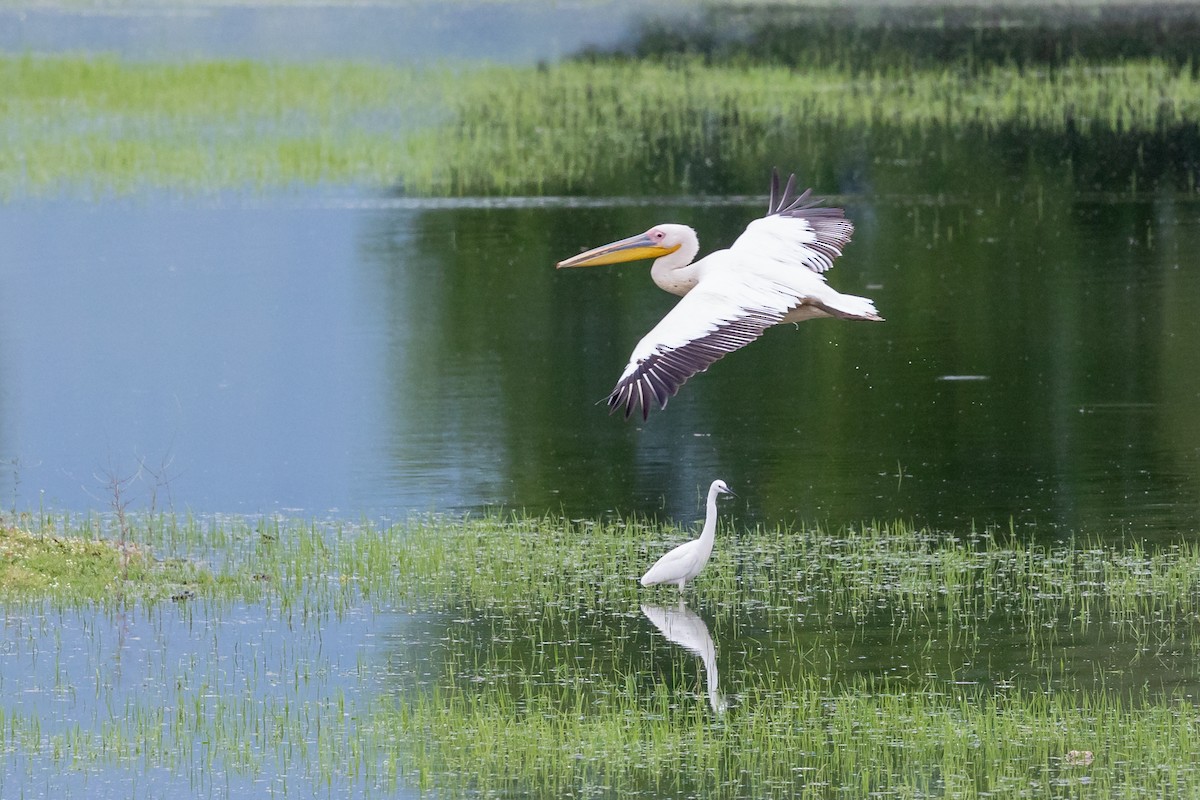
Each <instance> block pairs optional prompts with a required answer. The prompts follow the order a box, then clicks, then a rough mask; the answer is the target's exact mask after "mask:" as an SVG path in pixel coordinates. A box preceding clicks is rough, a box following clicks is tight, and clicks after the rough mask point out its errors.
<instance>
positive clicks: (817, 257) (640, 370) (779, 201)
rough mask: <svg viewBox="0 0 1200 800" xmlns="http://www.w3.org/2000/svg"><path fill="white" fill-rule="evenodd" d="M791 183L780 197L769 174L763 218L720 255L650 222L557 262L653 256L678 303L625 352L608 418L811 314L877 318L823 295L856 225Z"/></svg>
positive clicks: (669, 393)
mask: <svg viewBox="0 0 1200 800" xmlns="http://www.w3.org/2000/svg"><path fill="white" fill-rule="evenodd" d="M795 189H796V176H795V175H792V176H790V177H789V178H788V181H787V185H786V186H785V187H784V189H783V192H782V193H780V191H779V171H778V170H774V171H772V173H771V199H770V200H769V201H768V204H767V215H766V216H765V217H763V218H761V219H756V220H754V221H753V222H751V223H750V224H749V225H748V226H747V227H746V231H745V232H744V233H743V234H742V235H741V236H739V237H738V238H737V241H735V242H734V243H733V244H732V245H731V246H730V247H729V249H728V250H717V251H716V252H714V253H711V254H709V255H708V256H705V257H704V258H702V259H700V260H699V261H697V262H696V263H694V264H693V263H692V259H694V258H695V257H696V254H697V253H698V252H700V240H699V239H698V238H697V237H696V232H695V231H694V230H692V229H691V228H689V227H688V226H686V225H674V224H663V225H655V226H654V227H653V228H651V229H650V230H648V231H646V232H645V233H641V234H638V235H637V236H631V237H629V238H628V239H622V240H621V241H619V242H613V243H612V244H606V245H604V246H603V247H597V248H596V249H594V250H588V251H587V252H586V253H580V254H579V255H577V256H575V257H573V258H568V259H566V260H564V261H560V262H558V267H559V268H562V267H590V266H595V265H598V264H616V263H620V262H623V261H638V260H641V259H645V258H654V259H655V261H654V265H653V266H652V267H651V268H650V277H651V278H653V280H654V283H655V284H657V285H658V287H659V288H660V289H663V290H665V291H668V292H670V293H671V294H677V295H679V296H681V297H682V298H683V299H682V300H680V301H679V302H678V303H677V304H676V305H675V307H674V308H673V309H671V311H670V312H669V313H668V314H667V315H666V316H665V317H663V319H662V321H661V322H659V323H658V325H656V326H654V328H653V329H652V330H651V331H650V333H648V334H646V336H645V337H644V338H643V339H642V340H641V341H640V342H638V345H637V347H635V348H634V349H633V354H632V355H631V356H630V358H629V364H628V365H627V366H626V367H625V371H624V372H623V373H621V378H620V380H618V381H617V385H616V387H615V388H614V389H613V390H612V393H611V394H610V395H609V396H608V409H609V413H610V414H611V413H612V412H614V411H616V410H617V409H618V408H623V409H625V418H626V419H628V418H629V417H630V415H631V414H633V412H634V409H639V410H640V411H641V413H642V419H646V418H648V417H649V416H650V406H651V403H652V402H653V401H657V402H658V407H659V408H666V407H667V400H669V399H670V398H671V397H673V396H674V395H675V393H676V392H678V391H679V387H680V386H682V385H683V383H684V381H686V380H687V379H688V378H690V377H692V376H693V375H695V374H696V373H697V372H703V371H704V370H706V369H708V367H709V366H710V365H711V364H712V363H713V362H715V361H716V360H717V359H720V358H722V357H724V356H725V354H726V353H732V352H733V351H734V350H737V349H738V348H740V347H744V346H746V345H748V344H750V343H751V342H753V341H754V340H755V339H757V338H758V337H759V336H762V334H763V332H764V331H765V330H766V329H767V328H769V327H771V326H772V325H778V324H779V323H781V322H803V321H804V320H807V319H815V318H818V317H839V318H841V319H862V320H872V321H876V322H878V321H882V319H883V317H881V316H879V313H878V312H877V311H876V310H875V304H874V303H873V302H872V301H871V300H869V299H867V298H866V297H858V296H856V295H852V294H842V293H840V292H838V291H837V290H835V289H833V288H831V287H830V286H829V285H828V284H827V283H826V282H825V277H824V275H823V273H824V272H825V271H826V270H828V269H829V268H830V267H832V266H833V260H834V259H835V258H837V257H838V256H840V255H841V254H842V248H843V247H845V246H846V245H847V244H848V243H849V242H850V235H851V234H852V233H853V232H854V225H853V224H852V223H851V222H850V220H848V219H846V218H845V214H844V212H843V211H842V209H840V208H824V207H821V205H820V204H821V202H822V201H821V199H820V198H816V197H811V194H812V189H806V190H805V191H804V192H803V193H802V194H800V195H799V196H797V195H796V194H795Z"/></svg>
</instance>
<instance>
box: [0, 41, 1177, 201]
mask: <svg viewBox="0 0 1200 800" xmlns="http://www.w3.org/2000/svg"><path fill="white" fill-rule="evenodd" d="M0 85H3V86H5V87H6V91H5V93H4V97H3V98H0V143H3V145H4V146H3V147H2V148H0V195H8V196H11V195H14V194H18V193H30V194H42V193H54V192H58V191H63V190H64V189H73V190H76V191H78V190H83V191H85V192H86V191H92V192H96V193H107V192H129V191H137V190H139V189H142V188H145V187H170V188H176V189H180V190H184V191H214V190H221V189H228V188H234V189H243V188H247V187H249V188H260V189H261V188H269V187H281V186H288V185H292V184H309V183H330V184H338V183H360V184H366V185H371V186H377V187H394V186H399V187H401V188H402V190H403V191H405V192H408V193H411V194H438V195H445V194H452V195H470V194H509V193H545V192H578V191H610V192H611V191H618V192H621V193H625V192H628V191H629V190H630V189H631V188H634V189H639V188H640V189H642V190H651V191H661V190H663V189H671V190H677V189H678V187H679V186H680V185H686V184H687V182H688V179H689V174H691V173H692V172H700V171H703V170H705V169H708V170H711V169H712V166H711V165H712V164H713V163H716V164H725V165H735V166H738V167H741V166H743V165H747V164H751V165H755V167H756V169H761V166H762V164H763V163H774V162H775V161H777V160H779V159H780V158H787V159H800V158H801V157H802V156H806V157H807V159H808V160H809V161H812V160H816V161H819V160H820V153H816V154H813V153H811V152H809V151H811V150H813V149H814V147H816V148H819V144H814V142H813V141H812V138H813V137H814V132H818V131H820V132H824V133H822V135H827V134H828V131H829V130H831V129H832V130H833V131H835V132H842V134H843V138H844V133H846V132H855V133H860V132H862V131H864V130H889V131H893V132H895V134H896V135H898V136H905V137H915V141H917V142H919V141H920V140H921V139H922V138H923V137H924V136H926V135H928V134H929V133H930V132H932V131H935V130H942V131H944V130H960V131H966V132H972V131H973V132H975V133H976V134H979V135H982V136H986V135H987V134H988V132H991V131H996V130H1001V129H1013V128H1015V129H1018V130H1036V131H1045V132H1049V133H1050V134H1061V133H1064V132H1067V131H1070V132H1072V133H1074V134H1080V133H1082V134H1084V135H1086V134H1090V133H1119V134H1121V133H1133V134H1147V135H1148V134H1154V133H1156V132H1161V131H1163V130H1172V129H1175V128H1179V127H1180V126H1183V127H1188V126H1193V127H1194V126H1195V125H1197V123H1198V122H1200V80H1197V78H1196V76H1195V74H1194V72H1193V70H1192V69H1191V68H1190V67H1189V66H1187V65H1184V66H1178V65H1172V64H1168V63H1166V62H1163V61H1156V60H1154V59H1146V60H1140V61H1133V60H1130V61H1124V62H1120V63H1115V64H1112V65H1107V66H1097V65H1093V64H1083V63H1072V64H1068V65H1065V66H1060V67H1055V68H1048V69H1046V70H1040V71H1039V70H1032V69H1023V68H1019V67H1015V66H994V67H991V68H988V69H984V70H981V71H979V72H977V73H976V72H966V71H963V70H959V69H956V68H952V67H942V68H938V67H930V68H926V69H913V70H901V69H898V68H895V67H880V68H878V69H875V70H852V69H850V68H848V67H846V68H841V67H837V66H830V67H822V68H813V69H807V70H804V71H797V70H793V69H789V68H784V67H772V66H712V65H705V64H703V63H701V62H699V61H689V60H681V61H676V62H672V63H640V62H626V63H586V62H568V63H564V64H559V65H554V66H549V67H539V68H522V67H499V66H464V67H461V68H456V69H451V68H448V67H447V68H423V69H418V68H409V67H395V66H387V65H368V64H354V63H321V64H306V65H279V64H262V63H256V62H250V61H234V62H221V61H210V62H191V63H187V64H153V63H133V62H124V61H120V60H118V59H115V58H111V57H101V58H82V57H69V56H68V57H34V56H0ZM834 138H838V137H837V136H835V137H834ZM806 163H807V162H806ZM706 164H707V165H709V166H707V167H706V166H705V165H706ZM647 169H652V172H653V174H654V176H656V177H655V179H654V180H655V181H657V183H655V184H654V185H645V183H646V182H645V179H642V180H640V181H633V182H632V184H631V176H636V175H639V174H643V173H645V172H646V170H647ZM755 174H756V175H757V172H755Z"/></svg>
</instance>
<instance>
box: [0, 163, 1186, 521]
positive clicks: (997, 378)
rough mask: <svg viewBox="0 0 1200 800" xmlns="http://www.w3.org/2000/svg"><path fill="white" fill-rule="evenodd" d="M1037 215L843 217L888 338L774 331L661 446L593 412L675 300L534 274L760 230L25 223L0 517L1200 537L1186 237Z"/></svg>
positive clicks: (442, 214)
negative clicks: (579, 261) (723, 516)
mask: <svg viewBox="0 0 1200 800" xmlns="http://www.w3.org/2000/svg"><path fill="white" fill-rule="evenodd" d="M834 188H836V187H834ZM1037 191H1038V193H1039V197H1038V198H1037V199H1035V198H1031V197H1029V196H1027V195H1026V194H1025V193H1024V192H1015V193H1014V192H1006V193H1004V194H1000V195H997V194H995V193H994V192H987V193H986V194H978V195H976V194H963V195H962V196H945V197H940V198H936V197H932V198H931V197H929V196H926V195H916V196H914V195H907V196H903V195H902V196H897V195H894V194H891V193H883V192H879V193H868V192H855V193H847V194H844V195H841V196H839V198H838V201H839V202H840V203H842V204H844V206H845V207H846V209H847V214H848V215H849V217H850V218H851V219H853V220H854V221H855V223H856V225H857V232H856V235H855V238H854V241H853V242H852V244H851V245H850V247H849V248H848V250H847V252H846V254H845V256H844V257H843V258H842V259H840V260H839V262H838V264H837V266H836V268H835V269H834V270H833V271H832V272H830V273H829V280H830V282H831V283H832V284H833V285H834V286H835V287H837V288H838V289H840V290H842V291H847V292H851V293H858V294H866V295H869V296H871V297H873V298H874V299H875V300H876V303H877V305H878V307H879V309H880V311H881V313H882V314H883V315H884V316H885V317H886V318H887V321H886V322H884V323H880V324H868V323H849V322H841V321H832V320H822V321H816V322H810V323H805V324H803V325H801V326H798V327H795V328H791V327H789V328H781V329H777V330H772V331H771V332H769V333H768V334H767V335H766V336H765V337H764V338H763V339H762V340H761V341H759V342H757V343H755V344H754V345H752V346H750V347H748V348H746V349H744V350H743V351H740V352H738V353H736V354H733V355H731V356H729V357H728V358H726V359H725V360H723V361H721V362H719V363H717V364H716V365H714V366H713V367H712V368H711V369H710V370H709V371H708V372H707V373H705V374H702V375H699V376H697V377H695V378H693V379H692V380H691V381H689V382H688V383H687V384H686V385H685V386H684V388H683V389H682V391H681V392H680V394H679V396H678V397H676V398H674V399H673V400H672V401H671V404H670V406H669V407H668V409H667V410H666V411H664V412H660V413H655V414H652V416H651V418H650V420H649V421H648V422H647V423H642V422H641V421H640V420H633V421H630V422H625V421H623V420H621V419H620V418H619V417H610V416H608V415H607V413H606V409H605V408H604V407H603V405H597V402H598V401H600V400H602V399H603V398H604V397H605V395H606V394H607V392H608V391H609V389H610V388H611V386H612V384H613V383H614V382H615V380H616V377H617V375H618V374H619V373H620V370H621V368H622V367H623V365H624V363H625V361H626V359H627V358H628V354H629V351H630V350H631V349H632V347H633V345H634V343H636V341H637V340H638V338H640V337H641V336H642V335H643V334H644V333H645V332H646V331H647V330H649V328H650V327H651V326H652V325H653V324H654V323H655V322H656V321H657V319H659V318H660V317H661V316H662V315H663V314H664V313H666V311H667V310H668V309H669V308H670V306H671V304H672V303H673V298H671V297H670V296H668V295H666V294H664V293H662V292H660V291H658V290H657V289H656V288H655V287H654V286H653V285H652V283H651V282H650V280H649V276H648V275H647V274H646V269H645V266H644V265H642V266H616V267H606V268H594V269H589V270H570V271H563V272H556V271H555V270H554V269H553V266H552V265H553V264H554V262H555V261H557V260H559V259H561V258H563V257H565V256H566V255H570V254H572V253H574V252H577V251H578V250H579V249H581V248H583V247H585V246H591V245H594V244H598V243H601V242H604V241H609V240H611V239H613V238H617V237H620V236H624V235H628V234H630V233H633V232H637V231H640V230H643V229H645V228H646V227H648V226H649V225H650V224H651V223H653V222H656V221H665V220H676V221H683V222H687V223H688V224H691V225H693V226H694V227H695V228H696V229H697V230H698V232H699V234H700V237H701V242H702V246H703V247H705V248H708V247H714V246H717V245H719V244H721V243H727V242H730V241H732V239H733V238H735V237H736V235H737V234H738V233H739V232H740V231H741V229H742V227H743V226H744V225H745V224H746V222H747V221H749V220H750V219H752V218H753V217H754V216H755V215H757V214H759V213H761V212H760V204H761V202H762V201H761V200H760V199H757V198H755V199H749V200H747V199H745V198H729V199H727V200H722V199H721V198H711V197H709V198H704V199H703V201H702V202H693V201H690V200H689V199H688V198H680V199H675V200H671V199H665V200H661V201H659V200H655V199H653V198H636V199H630V200H628V201H623V200H622V199H620V198H616V199H610V200H606V201H603V202H591V203H575V202H569V201H559V200H555V199H553V198H551V199H541V200H531V201H528V202H524V203H522V202H508V203H497V204H483V203H474V202H470V201H468V202H464V203H461V204H456V203H453V202H446V201H438V202H432V203H429V204H423V203H421V202H418V201H391V200H389V199H388V198H382V197H371V196H363V195H362V194H359V193H353V192H352V193H348V194H334V195H333V196H331V195H330V194H328V193H325V194H321V195H314V196H311V197H306V196H303V195H300V196H297V195H294V194H293V195H288V196H285V197H277V198H274V199H271V198H259V199H250V200H247V199H245V198H239V197H236V196H234V197H225V198H216V199H198V200H180V199H165V200H164V199H161V198H143V199H137V200H119V201H112V202H105V203H98V204H97V203H88V202H77V201H72V200H61V201H29V202H24V203H17V204H13V205H10V206H9V207H7V208H6V210H5V213H4V214H3V215H0V236H2V237H3V239H4V241H5V242H7V243H8V253H9V256H8V257H7V258H6V259H5V262H4V263H3V265H0V294H2V295H3V296H4V297H5V298H12V299H13V302H10V304H9V311H8V313H6V314H5V315H4V317H3V320H2V321H0V374H2V375H3V380H2V383H0V459H2V460H3V463H4V464H5V465H6V470H5V472H4V473H3V475H2V476H0V486H2V487H3V491H2V492H0V496H3V498H4V505H5V506H6V507H8V506H11V507H13V508H16V509H18V510H23V509H27V508H30V507H37V506H38V505H45V506H46V507H50V508H62V509H87V508H93V509H94V508H106V507H108V505H109V504H110V501H111V500H112V499H113V491H112V486H111V483H112V479H113V478H119V479H122V480H123V479H127V478H133V477H135V476H136V478H135V479H134V480H132V481H130V482H129V484H128V485H127V486H126V488H125V494H124V497H123V500H125V501H128V502H132V503H133V504H134V507H143V508H144V507H148V506H151V505H154V506H155V507H158V508H174V509H175V510H184V509H193V510H220V511H224V512H242V513H251V514H254V513H262V512H272V511H278V510H290V511H295V512H297V513H303V514H311V515H315V516H326V515H334V516H338V515H342V516H349V517H355V518H356V517H358V516H360V515H365V516H368V517H376V518H397V517H403V516H405V515H407V514H408V513H411V512H423V511H429V510H439V511H450V512H458V511H477V510H481V509H484V508H487V507H496V506H502V507H507V508H524V509H527V510H530V511H533V512H542V511H547V510H551V511H562V512H564V513H566V514H568V515H570V516H588V517H592V516H596V515H599V514H605V513H610V512H616V513H631V512H636V513H644V514H649V515H656V516H660V517H663V516H665V517H670V518H677V519H679V518H682V519H684V520H686V519H691V518H693V517H694V516H695V515H696V514H697V513H698V507H699V498H700V493H701V492H702V491H703V490H704V488H705V487H706V486H707V485H708V483H709V482H710V481H711V480H712V479H713V478H715V477H722V478H724V479H725V480H727V481H729V482H730V484H731V485H733V486H734V487H735V488H736V489H737V490H738V491H739V493H740V495H741V499H740V500H739V501H738V502H737V504H736V505H735V506H733V508H732V509H731V510H730V512H729V513H730V514H731V515H732V516H734V517H736V518H737V519H738V520H739V521H740V522H743V523H752V522H754V521H765V522H768V523H772V524H773V523H775V522H789V521H795V520H799V521H806V522H820V523H822V524H827V525H832V526H840V525H844V524H847V523H854V522H858V521H862V520H870V519H891V518H905V519H911V520H913V521H915V522H917V523H918V524H929V525H932V526H935V527H938V528H943V529H956V528H957V529H963V528H966V527H970V526H971V525H973V524H974V525H977V526H990V525H998V526H1002V527H1006V526H1008V525H1009V523H1010V520H1011V521H1012V522H1013V523H1015V524H1016V525H1018V526H1020V527H1022V528H1023V527H1025V526H1030V527H1033V528H1036V530H1038V531H1040V532H1044V533H1046V534H1047V535H1057V534H1061V533H1065V532H1071V531H1075V532H1084V533H1089V534H1094V535H1100V536H1123V535H1128V534H1132V535H1137V536H1142V535H1149V536H1167V537H1169V536H1171V535H1174V534H1175V533H1180V532H1191V531H1193V530H1194V520H1195V518H1196V512H1197V502H1198V498H1200V492H1198V491H1197V490H1198V488H1200V463H1198V462H1200V418H1198V415H1197V409H1198V408H1200V406H1198V405H1197V402H1196V401H1197V393H1198V392H1200V386H1198V385H1197V379H1196V378H1195V376H1196V375H1197V374H1200V372H1198V371H1197V369H1196V363H1195V361H1196V355H1195V354H1196V353H1197V352H1200V349H1198V348H1197V345H1198V344H1200V343H1198V342H1197V338H1198V337H1200V322H1198V321H1197V320H1196V318H1195V315H1193V314H1191V313H1190V311H1189V309H1190V307H1191V305H1192V299H1193V298H1195V297H1196V296H1197V292H1198V290H1200V286H1198V284H1197V281H1198V280H1200V279H1198V278H1197V274H1196V271H1195V270H1194V269H1192V268H1191V263H1190V257H1189V254H1190V253H1192V252H1195V249H1196V247H1197V244H1198V243H1197V241H1196V238H1197V234H1198V230H1200V215H1198V214H1197V211H1198V206H1197V204H1196V202H1195V201H1194V200H1191V199H1189V198H1188V197H1186V196H1182V197H1181V196H1176V195H1173V194H1168V193H1164V194H1156V195H1145V194H1143V195H1134V196H1128V197H1117V196H1105V195H1082V194H1080V193H1077V192H1072V191H1070V190H1064V191H1059V192H1057V194H1055V193H1054V192H1055V190H1054V189H1053V188H1052V187H1051V186H1049V185H1043V187H1042V188H1039V189H1038V190H1037Z"/></svg>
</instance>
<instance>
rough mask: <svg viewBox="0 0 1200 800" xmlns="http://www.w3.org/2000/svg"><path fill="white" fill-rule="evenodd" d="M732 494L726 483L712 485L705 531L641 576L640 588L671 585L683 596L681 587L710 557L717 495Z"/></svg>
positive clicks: (705, 519) (715, 522) (714, 528)
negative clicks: (657, 584) (661, 584)
mask: <svg viewBox="0 0 1200 800" xmlns="http://www.w3.org/2000/svg"><path fill="white" fill-rule="evenodd" d="M720 494H733V491H732V490H731V489H730V488H729V487H728V486H726V485H725V481H713V482H712V486H710V487H708V508H707V509H706V510H705V512H704V530H702V531H701V532H700V538H699V539H693V540H692V541H690V542H684V543H683V544H681V545H679V546H678V547H676V548H675V549H673V550H671V551H670V552H668V553H667V554H666V555H664V556H663V557H662V558H660V559H659V560H658V561H655V562H654V566H652V567H650V569H648V570H646V574H645V575H643V576H642V586H653V585H654V584H656V583H673V584H675V585H676V586H678V587H679V591H680V592H683V585H684V584H685V583H687V582H688V581H690V580H691V579H692V578H694V577H696V576H697V575H699V574H700V570H702V569H704V565H705V564H707V563H708V557H709V556H711V555H712V549H713V540H714V539H716V537H717V495H720Z"/></svg>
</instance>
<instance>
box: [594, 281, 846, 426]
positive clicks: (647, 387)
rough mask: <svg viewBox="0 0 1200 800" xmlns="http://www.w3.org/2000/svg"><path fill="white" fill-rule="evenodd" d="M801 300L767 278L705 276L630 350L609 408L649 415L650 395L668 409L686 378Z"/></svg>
mask: <svg viewBox="0 0 1200 800" xmlns="http://www.w3.org/2000/svg"><path fill="white" fill-rule="evenodd" d="M815 280H817V282H818V283H823V281H820V280H819V279H815ZM803 299H804V293H802V292H797V291H796V290H795V289H793V288H791V287H788V286H786V285H784V284H782V283H779V282H777V281H775V280H772V279H771V278H769V277H764V276H759V275H753V274H747V273H745V272H737V271H733V270H730V271H723V272H717V273H715V274H712V275H709V276H707V277H705V279H704V280H703V281H701V282H700V283H699V284H697V285H696V288H695V289H692V290H691V291H690V292H688V293H687V294H686V295H684V296H683V299H681V300H680V301H679V302H678V303H677V304H676V305H675V307H674V308H673V309H671V311H670V313H668V314H667V315H666V316H665V317H663V318H662V321H661V322H659V323H658V324H657V325H655V326H654V328H653V329H652V330H651V331H650V332H649V333H648V334H646V335H645V337H643V338H642V340H641V341H640V342H638V345H637V347H635V348H634V349H633V354H632V355H631V356H630V357H629V364H628V365H627V366H626V367H625V371H624V372H623V373H622V374H621V379H620V380H618V381H617V385H616V387H615V388H614V389H613V390H612V394H610V395H609V396H608V410H609V413H612V412H614V411H616V410H617V409H618V408H623V409H625V418H626V419H628V418H629V416H630V415H631V414H632V413H633V411H634V409H635V408H638V409H641V412H642V419H647V418H648V417H649V416H650V404H651V401H652V400H656V401H658V406H659V408H666V407H667V400H669V399H670V398H671V397H673V396H674V395H675V393H676V392H678V391H679V387H680V386H682V385H683V383H684V381H686V380H687V379H688V378H690V377H692V376H693V375H695V374H696V373H697V372H703V371H704V370H706V369H708V367H709V365H710V364H712V363H713V362H714V361H717V360H718V359H720V358H722V357H724V356H725V354H726V353H732V352H733V351H734V350H737V349H738V348H740V347H745V346H746V345H748V344H750V343H751V342H753V341H754V340H755V339H757V338H758V337H759V336H762V334H763V331H765V330H766V329H767V328H769V327H771V326H772V325H775V324H777V323H779V322H780V321H782V320H783V318H784V316H785V315H786V314H787V313H788V311H789V310H790V309H791V308H793V307H794V306H796V305H798V304H799V303H800V302H802V300H803Z"/></svg>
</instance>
